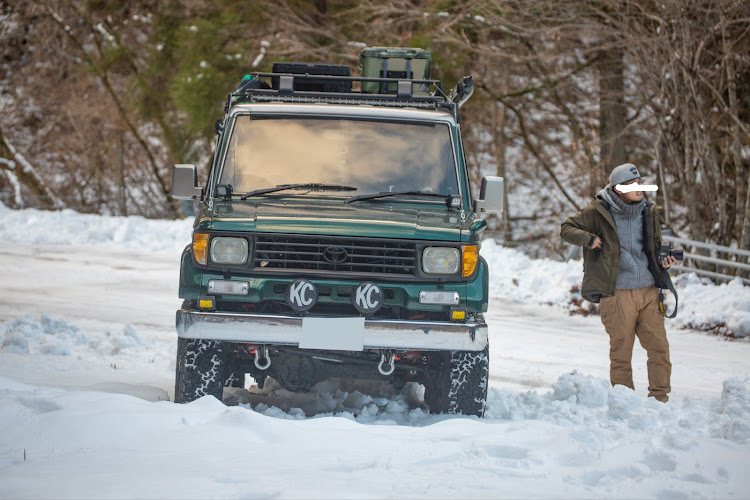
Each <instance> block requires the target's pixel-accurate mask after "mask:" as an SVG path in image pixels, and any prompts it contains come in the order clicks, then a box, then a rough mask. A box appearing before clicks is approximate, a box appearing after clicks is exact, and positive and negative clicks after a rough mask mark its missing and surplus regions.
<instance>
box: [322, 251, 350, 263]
mask: <svg viewBox="0 0 750 500" xmlns="http://www.w3.org/2000/svg"><path fill="white" fill-rule="evenodd" d="M347 257H349V252H347V251H346V248H343V247H326V248H325V250H323V260H325V261H326V262H328V263H329V264H341V263H343V262H344V261H346V258H347Z"/></svg>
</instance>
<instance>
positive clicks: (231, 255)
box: [211, 236, 247, 265]
mask: <svg viewBox="0 0 750 500" xmlns="http://www.w3.org/2000/svg"><path fill="white" fill-rule="evenodd" d="M211 261H212V262H214V263H216V264H235V265H236V264H244V263H246V262H247V240H246V239H245V238H228V237H224V236H221V237H217V238H213V239H212V240H211Z"/></svg>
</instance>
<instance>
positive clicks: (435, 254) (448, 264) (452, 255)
mask: <svg viewBox="0 0 750 500" xmlns="http://www.w3.org/2000/svg"><path fill="white" fill-rule="evenodd" d="M460 262H461V258H460V255H459V253H458V249H457V248H449V247H427V248H425V249H424V252H422V270H423V271H424V272H426V273H428V274H455V273H456V272H458V265H459V263H460Z"/></svg>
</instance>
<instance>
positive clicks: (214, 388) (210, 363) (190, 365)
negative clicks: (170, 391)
mask: <svg viewBox="0 0 750 500" xmlns="http://www.w3.org/2000/svg"><path fill="white" fill-rule="evenodd" d="M227 358H228V355H227V348H226V346H225V344H224V343H223V342H219V341H216V340H202V339H183V338H179V339H177V366H176V368H175V390H174V401H175V403H189V402H190V401H195V400H196V399H198V398H201V397H203V396H213V397H215V398H216V399H218V400H219V401H221V400H222V397H223V395H224V385H225V383H226V381H227V377H228V375H229V374H228V373H227V371H228V363H227Z"/></svg>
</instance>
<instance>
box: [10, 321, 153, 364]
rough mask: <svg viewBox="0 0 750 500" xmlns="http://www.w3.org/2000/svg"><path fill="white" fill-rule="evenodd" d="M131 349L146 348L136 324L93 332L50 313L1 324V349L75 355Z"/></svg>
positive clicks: (112, 353) (109, 352)
mask: <svg viewBox="0 0 750 500" xmlns="http://www.w3.org/2000/svg"><path fill="white" fill-rule="evenodd" d="M131 348H143V339H142V338H141V336H140V335H139V334H138V330H137V329H136V328H135V326H133V325H125V326H124V328H123V330H122V331H119V332H118V331H107V332H105V333H104V335H103V336H102V335H90V334H89V333H88V332H86V331H85V330H83V329H81V328H79V327H78V326H77V325H75V324H73V323H71V322H69V321H66V320H63V319H59V318H55V317H53V316H50V315H48V314H45V313H42V314H41V316H40V317H39V319H37V317H36V315H33V314H27V315H26V316H22V317H20V318H17V319H15V320H13V321H7V322H5V323H2V324H0V349H3V350H5V351H7V352H14V353H18V354H49V355H53V356H73V355H87V354H91V353H94V354H103V355H115V354H118V353H120V352H122V351H126V350H128V349H131Z"/></svg>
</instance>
